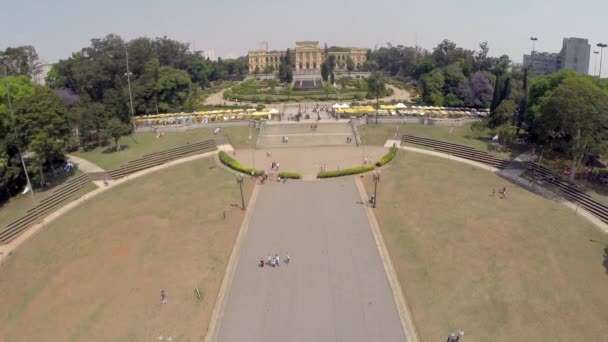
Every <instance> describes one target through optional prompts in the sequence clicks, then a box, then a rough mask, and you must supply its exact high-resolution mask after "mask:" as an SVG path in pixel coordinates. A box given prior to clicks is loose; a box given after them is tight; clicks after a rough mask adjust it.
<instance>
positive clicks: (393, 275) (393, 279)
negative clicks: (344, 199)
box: [354, 176, 420, 342]
mask: <svg viewBox="0 0 608 342" xmlns="http://www.w3.org/2000/svg"><path fill="white" fill-rule="evenodd" d="M354 178H355V183H356V184H357V189H359V194H360V196H361V200H362V201H363V203H367V199H368V197H367V192H366V191H365V187H364V186H363V183H362V182H361V177H358V176H356V177H354ZM365 213H366V214H367V218H368V220H369V224H370V227H371V228H372V234H373V235H374V240H375V241H376V247H377V248H378V252H379V253H380V259H381V260H382V264H383V265H384V271H385V273H386V278H387V280H388V282H389V285H390V287H391V290H392V292H393V298H394V300H395V306H396V307H397V311H398V312H399V318H400V320H401V326H402V327H403V333H404V334H405V338H406V341H408V342H420V337H419V336H418V331H417V330H416V326H415V325H414V318H413V317H412V312H411V310H410V308H409V305H408V304H407V300H406V299H405V294H404V292H403V289H402V288H401V284H400V283H399V278H398V277H397V272H396V271H395V267H394V265H393V262H392V260H391V257H390V254H389V253H388V249H387V248H386V243H385V242H384V237H383V236H382V232H381V231H380V226H379V225H378V220H377V219H376V215H375V214H374V211H373V210H372V208H371V207H370V206H368V205H366V206H365Z"/></svg>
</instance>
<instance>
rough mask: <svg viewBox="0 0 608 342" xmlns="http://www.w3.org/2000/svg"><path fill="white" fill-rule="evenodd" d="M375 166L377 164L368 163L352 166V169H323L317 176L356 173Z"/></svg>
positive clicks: (325, 176)
mask: <svg viewBox="0 0 608 342" xmlns="http://www.w3.org/2000/svg"><path fill="white" fill-rule="evenodd" d="M375 168H376V165H374V164H367V165H361V166H356V167H351V168H350V169H342V170H335V171H321V172H319V174H318V175H317V178H332V177H341V176H349V175H356V174H359V173H363V172H367V171H371V170H373V169H375Z"/></svg>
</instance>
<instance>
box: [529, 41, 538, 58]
mask: <svg viewBox="0 0 608 342" xmlns="http://www.w3.org/2000/svg"><path fill="white" fill-rule="evenodd" d="M530 40H531V41H532V55H534V51H535V48H536V41H537V40H538V37H530Z"/></svg>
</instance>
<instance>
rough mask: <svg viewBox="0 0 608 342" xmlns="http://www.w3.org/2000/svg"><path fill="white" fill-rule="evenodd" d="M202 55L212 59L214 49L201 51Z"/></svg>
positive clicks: (213, 58)
mask: <svg viewBox="0 0 608 342" xmlns="http://www.w3.org/2000/svg"><path fill="white" fill-rule="evenodd" d="M203 57H205V58H208V59H210V60H212V61H214V60H215V50H213V49H211V50H205V51H203Z"/></svg>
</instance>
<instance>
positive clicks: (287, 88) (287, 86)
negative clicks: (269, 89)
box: [285, 83, 293, 101]
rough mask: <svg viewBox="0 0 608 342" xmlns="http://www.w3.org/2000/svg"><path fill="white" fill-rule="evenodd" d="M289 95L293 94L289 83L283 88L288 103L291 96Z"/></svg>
mask: <svg viewBox="0 0 608 342" xmlns="http://www.w3.org/2000/svg"><path fill="white" fill-rule="evenodd" d="M291 94H293V86H292V85H291V83H289V84H287V85H286V86H285V95H287V100H288V101H289V97H290V96H291Z"/></svg>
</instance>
